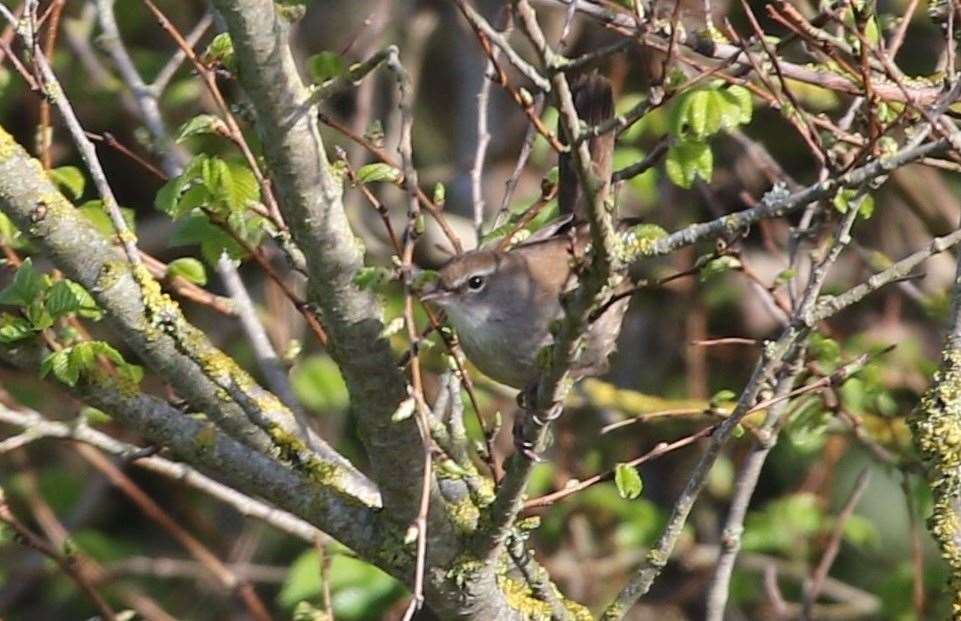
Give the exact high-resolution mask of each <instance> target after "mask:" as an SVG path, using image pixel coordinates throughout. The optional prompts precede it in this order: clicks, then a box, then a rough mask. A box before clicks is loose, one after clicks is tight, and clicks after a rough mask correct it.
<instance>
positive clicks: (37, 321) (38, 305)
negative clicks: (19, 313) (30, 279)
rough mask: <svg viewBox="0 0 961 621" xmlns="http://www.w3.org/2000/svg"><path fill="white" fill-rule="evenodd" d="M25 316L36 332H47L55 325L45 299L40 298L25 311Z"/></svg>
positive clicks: (25, 308) (26, 307) (27, 306)
mask: <svg viewBox="0 0 961 621" xmlns="http://www.w3.org/2000/svg"><path fill="white" fill-rule="evenodd" d="M23 314H24V315H26V317H27V320H28V321H30V323H31V325H33V329H34V330H46V329H47V328H49V327H50V326H52V325H53V316H52V315H51V314H50V313H49V312H48V311H47V307H46V305H45V304H44V300H43V297H40V296H38V297H37V298H35V299H34V300H33V301H32V302H30V303H29V304H27V305H26V306H25V307H24V309H23Z"/></svg>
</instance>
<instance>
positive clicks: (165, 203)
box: [153, 175, 188, 218]
mask: <svg viewBox="0 0 961 621" xmlns="http://www.w3.org/2000/svg"><path fill="white" fill-rule="evenodd" d="M187 183H188V181H187V179H186V178H185V177H184V176H183V175H180V176H179V177H174V178H173V179H170V180H169V181H167V183H165V184H163V186H162V187H161V188H160V189H159V190H157V195H156V196H155V197H154V201H153V204H154V208H156V209H157V211H162V212H163V213H165V214H167V215H168V216H170V217H171V218H177V217H178V215H177V212H178V204H179V203H180V195H181V194H182V193H183V191H184V188H185V187H186V186H187Z"/></svg>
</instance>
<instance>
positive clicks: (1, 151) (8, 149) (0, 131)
mask: <svg viewBox="0 0 961 621" xmlns="http://www.w3.org/2000/svg"><path fill="white" fill-rule="evenodd" d="M22 152H23V147H21V146H20V145H19V144H17V141H16V140H14V139H13V136H11V135H10V134H8V133H7V130H5V129H4V128H3V126H0V162H5V161H7V160H8V159H10V158H11V157H13V156H14V155H17V154H18V153H22Z"/></svg>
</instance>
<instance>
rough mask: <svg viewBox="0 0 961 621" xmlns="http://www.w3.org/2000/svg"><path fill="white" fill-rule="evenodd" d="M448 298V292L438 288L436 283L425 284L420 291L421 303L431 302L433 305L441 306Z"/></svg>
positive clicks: (438, 285)
mask: <svg viewBox="0 0 961 621" xmlns="http://www.w3.org/2000/svg"><path fill="white" fill-rule="evenodd" d="M449 296H450V291H447V290H446V289H444V288H443V287H441V286H440V284H439V283H438V282H436V281H435V282H432V283H429V284H427V285H426V286H425V287H424V288H423V289H421V291H420V299H421V301H422V302H433V303H434V304H443V302H444V300H446V299H447V298H448V297H449Z"/></svg>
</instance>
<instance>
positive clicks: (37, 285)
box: [0, 257, 43, 306]
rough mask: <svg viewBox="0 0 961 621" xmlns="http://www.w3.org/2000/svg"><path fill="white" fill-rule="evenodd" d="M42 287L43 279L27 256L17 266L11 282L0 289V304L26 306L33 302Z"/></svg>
mask: <svg viewBox="0 0 961 621" xmlns="http://www.w3.org/2000/svg"><path fill="white" fill-rule="evenodd" d="M42 289H43V281H42V280H41V278H40V274H38V273H37V272H36V271H35V270H34V269H33V261H32V260H31V259H30V258H29V257H27V258H26V259H24V260H23V263H21V264H20V267H19V268H17V272H16V274H14V276H13V282H12V283H10V284H9V285H7V287H6V288H5V289H3V290H2V291H0V304H7V305H10V306H27V305H29V304H30V303H31V302H33V301H34V300H35V299H36V298H37V295H39V293H40V291H41V290H42Z"/></svg>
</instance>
